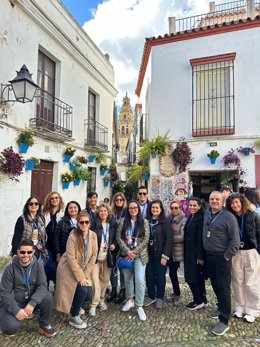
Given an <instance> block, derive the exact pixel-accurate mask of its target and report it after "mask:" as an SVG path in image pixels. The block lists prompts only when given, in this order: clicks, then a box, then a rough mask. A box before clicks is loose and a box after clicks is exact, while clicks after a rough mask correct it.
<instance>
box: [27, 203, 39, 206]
mask: <svg viewBox="0 0 260 347" xmlns="http://www.w3.org/2000/svg"><path fill="white" fill-rule="evenodd" d="M33 205H35V206H39V203H38V202H29V206H33Z"/></svg>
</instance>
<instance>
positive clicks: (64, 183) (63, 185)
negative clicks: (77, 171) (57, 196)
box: [62, 182, 70, 189]
mask: <svg viewBox="0 0 260 347" xmlns="http://www.w3.org/2000/svg"><path fill="white" fill-rule="evenodd" d="M69 186H70V182H62V187H63V189H68V188H69Z"/></svg>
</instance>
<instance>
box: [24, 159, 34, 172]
mask: <svg viewBox="0 0 260 347" xmlns="http://www.w3.org/2000/svg"><path fill="white" fill-rule="evenodd" d="M34 167H35V162H34V161H33V160H29V159H28V160H26V162H25V169H26V170H27V171H32V170H33V169H34Z"/></svg>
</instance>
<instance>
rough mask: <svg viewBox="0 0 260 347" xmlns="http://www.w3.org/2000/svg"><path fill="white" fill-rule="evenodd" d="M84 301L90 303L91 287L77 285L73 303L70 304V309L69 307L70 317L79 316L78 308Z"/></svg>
mask: <svg viewBox="0 0 260 347" xmlns="http://www.w3.org/2000/svg"><path fill="white" fill-rule="evenodd" d="M86 300H87V301H90V302H91V300H92V287H91V286H87V287H85V286H84V287H83V286H80V285H77V288H76V291H75V294H74V298H73V302H72V307H71V315H72V317H75V316H78V315H79V310H80V306H81V305H82V304H83V302H84V301H86Z"/></svg>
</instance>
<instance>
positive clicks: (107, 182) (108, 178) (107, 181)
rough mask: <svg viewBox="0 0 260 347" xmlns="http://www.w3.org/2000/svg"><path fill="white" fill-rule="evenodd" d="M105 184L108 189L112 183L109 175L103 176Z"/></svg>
mask: <svg viewBox="0 0 260 347" xmlns="http://www.w3.org/2000/svg"><path fill="white" fill-rule="evenodd" d="M102 179H103V182H104V187H108V185H109V182H110V176H109V175H107V174H106V175H104V176H103V178H102Z"/></svg>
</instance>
